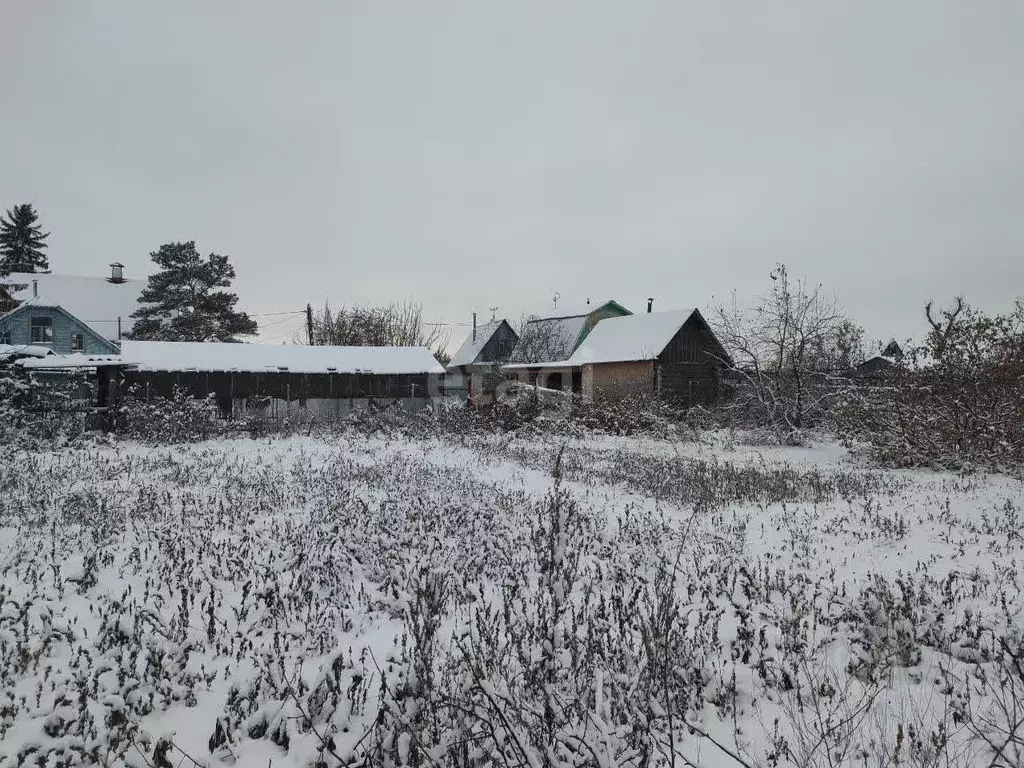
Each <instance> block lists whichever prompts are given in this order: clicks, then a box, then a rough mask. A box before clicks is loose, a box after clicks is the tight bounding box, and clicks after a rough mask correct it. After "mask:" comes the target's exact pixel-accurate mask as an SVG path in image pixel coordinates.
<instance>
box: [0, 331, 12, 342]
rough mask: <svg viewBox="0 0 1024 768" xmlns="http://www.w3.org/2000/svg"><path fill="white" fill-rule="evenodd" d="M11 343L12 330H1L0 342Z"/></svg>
mask: <svg viewBox="0 0 1024 768" xmlns="http://www.w3.org/2000/svg"><path fill="white" fill-rule="evenodd" d="M10 343H11V332H10V331H0V344H10Z"/></svg>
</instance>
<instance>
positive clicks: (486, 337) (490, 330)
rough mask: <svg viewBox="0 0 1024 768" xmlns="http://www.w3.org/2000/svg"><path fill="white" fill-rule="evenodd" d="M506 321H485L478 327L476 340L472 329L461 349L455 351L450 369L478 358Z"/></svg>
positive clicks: (449, 365)
mask: <svg viewBox="0 0 1024 768" xmlns="http://www.w3.org/2000/svg"><path fill="white" fill-rule="evenodd" d="M503 322H505V321H504V320H492V321H491V322H489V323H484V324H483V325H481V326H479V327H478V328H477V329H476V341H474V340H473V332H472V331H470V334H469V336H467V337H466V340H465V341H464V342H462V346H461V347H459V351H458V352H456V353H455V355H454V357H452V360H451V362H450V363H448V368H449V370H450V369H452V368H458V367H459V366H460V365H469V364H470V363H472V362H473V361H474V360H476V358H477V355H479V354H480V352H481V351H483V348H484V347H485V346H487V342H488V341H490V340H491V336H493V335H494V332H495V331H497V330H498V327H499V326H500V325H501V324H502V323H503Z"/></svg>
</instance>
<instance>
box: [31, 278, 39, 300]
mask: <svg viewBox="0 0 1024 768" xmlns="http://www.w3.org/2000/svg"><path fill="white" fill-rule="evenodd" d="M32 297H33V298H39V281H38V280H33V281H32Z"/></svg>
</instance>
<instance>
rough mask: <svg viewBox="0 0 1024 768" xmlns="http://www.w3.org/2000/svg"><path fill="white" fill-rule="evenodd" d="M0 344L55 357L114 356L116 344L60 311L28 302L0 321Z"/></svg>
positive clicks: (44, 303)
mask: <svg viewBox="0 0 1024 768" xmlns="http://www.w3.org/2000/svg"><path fill="white" fill-rule="evenodd" d="M0 344H9V345H15V346H17V345H21V344H25V345H31V346H35V347H46V348H48V349H51V350H53V352H54V353H55V354H58V355H69V354H74V353H82V354H86V355H116V354H117V353H118V347H117V344H116V343H115V342H113V341H110V340H108V339H105V338H103V337H102V336H101V335H100V334H99V333H97V332H96V331H95V330H93V329H92V328H90V327H89V326H88V325H87V324H86V323H85V322H83V321H82V320H80V319H78V318H77V317H75V316H74V315H72V314H71V313H70V312H68V311H67V310H66V309H64V308H63V307H61V306H59V305H57V304H54V303H52V302H48V301H45V300H40V301H33V300H29V301H27V302H25V303H24V304H22V305H20V306H18V307H16V308H15V309H13V310H11V311H10V312H8V313H7V314H5V315H3V316H2V317H0Z"/></svg>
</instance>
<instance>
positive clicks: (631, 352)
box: [507, 309, 730, 407]
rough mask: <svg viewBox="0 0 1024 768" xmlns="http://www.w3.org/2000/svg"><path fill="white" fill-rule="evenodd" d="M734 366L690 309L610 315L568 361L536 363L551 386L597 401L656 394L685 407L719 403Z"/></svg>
mask: <svg viewBox="0 0 1024 768" xmlns="http://www.w3.org/2000/svg"><path fill="white" fill-rule="evenodd" d="M729 364H730V359H729V355H728V353H727V352H726V350H725V349H724V348H723V347H722V345H721V343H719V341H718V339H717V338H716V337H715V335H714V333H713V332H712V330H711V328H710V326H708V324H707V321H705V320H704V317H703V316H702V315H701V313H700V312H699V311H698V310H696V309H687V310H682V311H675V312H649V313H647V314H642V315H626V316H621V317H609V318H605V319H603V320H601V321H600V322H598V323H597V324H596V325H595V326H594V328H593V330H592V331H590V333H588V334H587V336H586V337H585V338H584V339H583V341H582V342H581V343H580V344H579V345H578V346H577V347H576V349H575V350H574V351H573V353H572V355H570V356H569V357H568V358H567V359H565V360H561V361H551V362H546V363H539V364H535V366H534V367H538V368H539V371H540V373H539V374H538V376H537V379H538V382H537V383H538V385H539V386H547V387H548V388H549V389H561V390H564V391H572V392H575V393H579V394H581V395H583V396H584V397H590V398H596V399H615V398H621V397H624V396H627V395H651V396H658V397H660V398H663V399H665V400H668V401H670V402H673V403H676V404H678V405H680V406H684V407H685V406H690V405H697V404H707V403H712V402H715V401H717V400H718V399H719V398H720V397H721V396H722V389H723V387H722V383H723V378H724V373H725V370H726V368H727V367H728V365H729ZM507 368H511V369H512V370H513V371H519V370H522V369H520V368H517V367H515V366H514V364H513V365H510V366H507ZM556 374H557V375H556ZM552 383H555V384H557V385H558V386H552Z"/></svg>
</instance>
